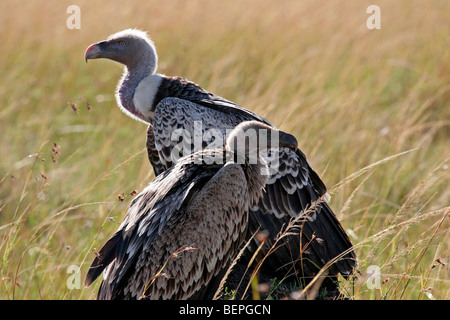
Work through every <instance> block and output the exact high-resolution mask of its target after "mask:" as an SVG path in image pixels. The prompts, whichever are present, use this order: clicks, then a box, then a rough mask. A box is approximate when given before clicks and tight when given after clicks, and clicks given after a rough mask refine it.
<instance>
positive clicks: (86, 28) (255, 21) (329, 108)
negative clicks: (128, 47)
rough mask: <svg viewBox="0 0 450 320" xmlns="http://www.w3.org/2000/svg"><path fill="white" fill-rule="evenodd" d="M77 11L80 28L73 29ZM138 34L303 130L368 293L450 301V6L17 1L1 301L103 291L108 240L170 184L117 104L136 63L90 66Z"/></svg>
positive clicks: (170, 61) (5, 38)
mask: <svg viewBox="0 0 450 320" xmlns="http://www.w3.org/2000/svg"><path fill="white" fill-rule="evenodd" d="M72 4H76V5H78V6H79V7H80V9H81V29H80V30H69V29H68V28H67V27H66V20H67V18H68V17H69V15H70V14H68V13H66V9H67V7H68V6H69V5H72ZM371 4H377V5H379V6H380V8H381V29H380V30H368V29H367V27H366V20H367V18H368V17H369V14H367V13H366V9H367V7H368V6H369V5H371ZM130 27H137V28H140V29H143V30H146V31H148V32H149V35H150V36H151V38H152V39H153V40H154V41H155V43H156V46H157V50H158V53H159V57H160V62H159V70H158V71H159V72H160V73H164V74H167V75H178V76H184V77H187V78H188V79H190V80H192V81H195V82H197V83H199V84H200V85H201V86H203V87H204V88H205V89H207V90H209V91H212V92H214V93H216V94H218V95H221V96H223V97H225V98H227V99H230V100H232V101H235V102H237V103H239V104H241V105H242V106H245V107H247V108H249V109H251V110H253V111H255V112H257V113H259V114H260V115H262V116H264V117H266V118H267V119H269V120H270V121H271V122H272V123H274V124H275V125H277V126H279V127H280V128H282V129H283V130H287V131H290V132H291V133H293V134H295V135H296V137H297V139H298V141H299V145H300V147H301V148H302V150H303V151H304V152H305V153H306V154H307V156H308V158H309V160H310V162H311V163H312V166H313V167H314V168H315V169H316V171H317V172H318V173H320V174H321V176H322V178H323V180H324V182H325V183H326V184H327V186H328V187H329V188H330V191H331V193H332V200H331V206H332V208H333V209H334V210H335V212H336V214H337V215H338V216H339V218H340V219H341V221H342V223H343V225H344V227H345V228H346V229H347V230H348V232H349V234H350V236H351V238H352V241H353V243H354V244H355V246H356V249H355V250H356V253H357V255H358V257H359V263H360V270H361V273H362V274H361V276H360V279H359V281H355V282H353V283H350V282H349V283H343V286H342V287H343V290H345V291H346V292H347V293H348V294H349V295H350V296H351V297H352V298H354V299H449V298H450V292H449V291H450V290H449V288H450V277H449V265H448V263H449V262H450V261H449V256H450V253H449V225H450V224H449V205H450V201H449V199H450V188H449V168H448V165H449V163H448V159H449V156H450V148H449V145H450V103H449V101H450V50H449V48H450V33H449V30H450V2H448V1H446V0H442V1H438V0H432V1H409V0H408V1H407V0H402V1H376V3H373V1H271V2H269V1H257V0H247V1H245V5H244V2H242V1H237V0H231V1H200V0H192V1H178V0H177V1H165V2H161V1H146V2H145V3H144V2H142V1H126V2H123V1H108V2H107V3H105V2H104V1H81V0H75V1H56V0H49V1H37V0H32V1H10V0H3V1H1V2H0V40H1V46H0V56H1V59H0V77H1V82H0V128H1V134H0V147H1V157H0V237H1V238H0V241H1V242H0V257H1V265H0V299H92V298H94V297H95V295H96V291H97V286H98V284H99V282H98V281H97V282H96V284H95V285H93V286H91V287H89V288H84V287H83V281H84V277H85V275H86V271H87V269H88V267H89V265H90V263H91V261H92V260H93V258H94V256H95V255H94V253H93V251H96V250H99V249H100V247H101V246H102V245H103V243H104V242H105V241H106V240H107V239H108V237H109V236H110V235H112V234H113V232H114V231H115V230H116V229H117V227H118V224H119V223H120V222H121V219H122V217H123V215H124V214H125V212H126V210H127V207H128V205H129V202H130V201H131V199H132V196H131V195H130V193H131V192H132V191H133V190H137V191H140V190H142V188H143V187H144V186H145V185H146V184H147V183H148V182H150V181H151V179H152V178H153V173H152V171H151V167H150V165H149V164H148V161H147V157H146V153H145V150H144V147H145V138H146V137H145V131H146V126H145V125H143V124H142V123H139V122H136V121H134V120H132V119H130V118H128V117H126V116H125V115H124V114H122V113H121V112H120V111H119V109H118V108H117V107H116V104H115V101H114V90H115V86H116V83H117V81H118V79H119V77H120V75H121V72H122V68H121V67H120V66H119V65H118V64H113V63H111V62H110V61H106V60H105V61H103V60H99V61H93V62H89V64H86V63H85V62H84V60H83V54H84V50H85V49H86V47H87V46H88V45H89V44H91V43H93V42H97V41H100V40H103V39H105V38H106V37H107V36H108V35H110V34H112V33H114V32H116V31H119V30H122V29H125V28H130ZM74 109H76V110H77V111H74ZM408 150H413V151H411V152H409V153H406V154H403V155H400V156H398V157H394V158H392V159H390V160H389V161H385V162H383V163H381V164H379V165H374V166H372V167H369V168H368V169H367V170H363V171H360V172H359V174H357V175H356V176H357V177H356V178H354V179H347V180H345V178H347V177H349V176H351V175H352V174H354V173H355V172H358V170H360V169H362V168H364V167H366V166H370V165H372V164H374V163H376V162H377V161H379V160H382V159H385V158H387V157H390V156H393V155H395V154H398V153H401V152H405V151H408ZM340 182H341V183H340ZM122 194H123V198H124V200H123V201H120V200H119V195H122ZM71 265H75V266H80V267H81V287H80V289H73V290H70V289H69V288H68V286H67V281H69V282H70V283H73V282H71V279H72V278H70V276H72V275H73V274H71V273H67V270H68V267H69V266H71ZM371 265H375V266H378V267H380V271H381V273H382V277H381V283H380V286H379V287H378V288H377V289H370V288H369V286H368V285H367V281H369V282H370V281H372V280H373V279H371V278H370V277H368V274H367V273H366V272H367V270H368V267H369V266H371Z"/></svg>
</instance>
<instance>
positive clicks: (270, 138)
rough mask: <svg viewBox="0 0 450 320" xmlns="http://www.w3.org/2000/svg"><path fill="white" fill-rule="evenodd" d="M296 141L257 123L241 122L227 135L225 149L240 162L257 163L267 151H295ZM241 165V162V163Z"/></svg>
mask: <svg viewBox="0 0 450 320" xmlns="http://www.w3.org/2000/svg"><path fill="white" fill-rule="evenodd" d="M297 145H298V143H297V139H296V138H295V137H294V136H293V135H291V134H289V133H286V132H283V131H281V130H278V129H276V128H274V127H271V126H269V125H267V124H264V123H262V122H259V121H246V122H241V123H240V124H239V125H238V126H236V127H235V128H234V129H233V130H232V131H231V132H230V134H229V135H228V138H227V141H226V148H227V150H228V151H231V152H233V153H234V154H235V156H237V158H238V159H241V161H245V162H249V163H257V159H258V158H259V156H260V154H261V152H262V153H264V152H265V151H267V150H268V149H274V148H275V149H277V148H290V149H293V150H296V149H297ZM241 163H242V162H241Z"/></svg>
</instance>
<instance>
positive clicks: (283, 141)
mask: <svg viewBox="0 0 450 320" xmlns="http://www.w3.org/2000/svg"><path fill="white" fill-rule="evenodd" d="M279 139H280V141H279V143H280V147H285V148H290V149H294V150H296V149H297V147H298V142H297V139H296V138H295V137H294V136H293V135H292V134H289V133H286V132H283V131H280V135H279Z"/></svg>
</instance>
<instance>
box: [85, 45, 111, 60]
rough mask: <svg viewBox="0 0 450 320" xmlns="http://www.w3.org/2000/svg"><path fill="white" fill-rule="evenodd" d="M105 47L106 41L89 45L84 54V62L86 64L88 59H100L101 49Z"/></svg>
mask: <svg viewBox="0 0 450 320" xmlns="http://www.w3.org/2000/svg"><path fill="white" fill-rule="evenodd" d="M105 45H106V41H102V42H99V43H94V44H91V45H90V46H89V47H88V48H87V49H86V52H85V53H84V60H85V61H86V63H87V61H88V60H89V59H99V58H102V53H103V48H104V46H105Z"/></svg>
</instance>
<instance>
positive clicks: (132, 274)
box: [86, 155, 247, 299]
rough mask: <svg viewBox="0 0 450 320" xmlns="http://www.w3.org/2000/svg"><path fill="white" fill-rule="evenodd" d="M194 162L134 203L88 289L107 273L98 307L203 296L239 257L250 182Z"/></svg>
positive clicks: (237, 171) (238, 172)
mask: <svg viewBox="0 0 450 320" xmlns="http://www.w3.org/2000/svg"><path fill="white" fill-rule="evenodd" d="M195 156H196V155H192V156H191V157H189V159H188V160H189V161H188V163H186V161H185V162H180V163H178V164H177V165H176V166H174V167H172V168H171V169H169V170H167V171H165V172H164V173H163V174H161V175H159V176H158V177H157V178H155V180H154V181H153V182H152V183H151V184H150V185H149V186H147V187H146V188H145V189H144V190H143V191H142V192H141V193H140V194H139V195H138V196H137V197H136V198H135V199H134V200H133V201H132V203H131V205H130V209H129V211H128V213H127V215H126V216H125V218H124V220H123V222H122V224H121V225H120V227H119V230H118V231H117V232H116V233H115V234H114V235H113V237H112V238H111V239H110V240H109V241H108V242H107V243H106V244H105V246H104V247H103V248H102V249H101V250H100V252H99V253H98V255H97V258H96V259H95V260H94V262H93V263H92V266H91V268H90V270H89V272H88V275H87V277H86V285H89V284H90V283H92V281H94V280H95V278H97V277H98V275H100V273H101V272H102V271H103V270H104V271H105V272H104V279H103V282H102V284H101V287H100V290H99V293H98V298H99V299H136V298H140V297H145V298H150V299H186V298H189V297H191V296H192V295H194V294H195V295H202V294H204V293H203V292H202V290H206V289H205V288H207V287H208V283H209V281H211V278H212V277H213V276H214V275H217V274H218V273H219V272H220V271H221V270H222V269H223V268H224V267H225V266H226V264H227V263H228V261H229V259H230V257H232V256H233V255H234V254H235V251H237V248H238V246H239V245H240V242H241V241H242V239H243V235H244V232H245V228H246V226H247V202H246V201H247V197H246V196H245V195H246V191H245V190H246V181H245V176H244V174H243V172H242V169H241V168H240V167H239V166H237V165H226V166H224V167H223V166H214V165H213V166H207V167H206V168H205V166H204V165H196V164H194V163H192V162H193V159H194V158H195ZM206 271H207V272H206ZM208 289H209V290H211V287H208Z"/></svg>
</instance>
